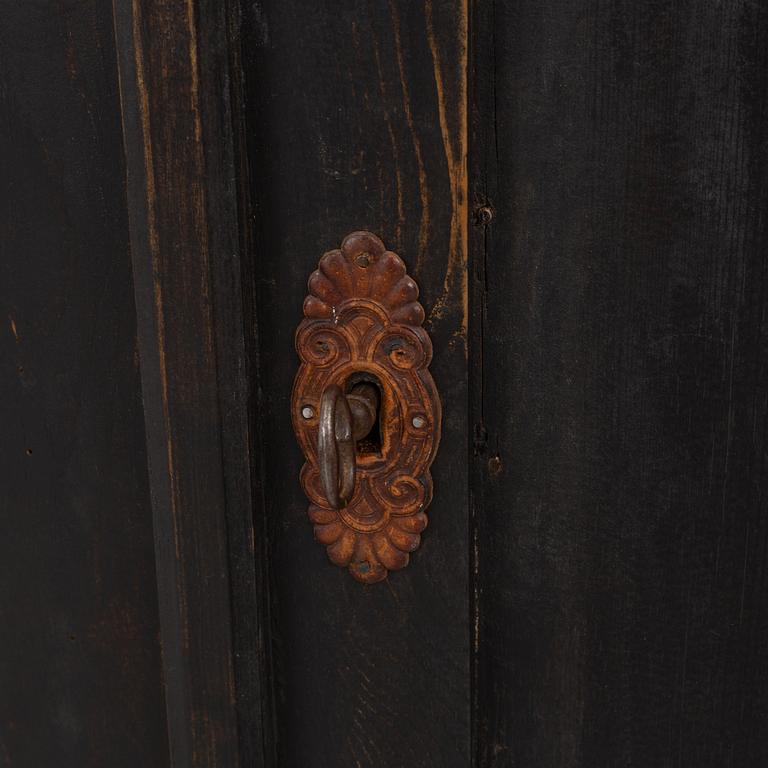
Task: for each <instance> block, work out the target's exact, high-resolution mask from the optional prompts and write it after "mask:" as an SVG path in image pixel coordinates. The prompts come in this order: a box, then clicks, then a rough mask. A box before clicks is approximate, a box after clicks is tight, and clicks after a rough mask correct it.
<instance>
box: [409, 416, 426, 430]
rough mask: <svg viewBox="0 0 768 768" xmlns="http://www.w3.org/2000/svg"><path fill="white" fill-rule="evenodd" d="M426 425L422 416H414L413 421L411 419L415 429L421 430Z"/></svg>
mask: <svg viewBox="0 0 768 768" xmlns="http://www.w3.org/2000/svg"><path fill="white" fill-rule="evenodd" d="M426 423H427V420H426V419H425V418H424V417H423V416H414V417H413V419H411V424H413V426H414V427H416V429H421V428H422V427H423V426H425V425H426Z"/></svg>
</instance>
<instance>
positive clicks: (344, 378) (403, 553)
mask: <svg viewBox="0 0 768 768" xmlns="http://www.w3.org/2000/svg"><path fill="white" fill-rule="evenodd" d="M308 287H309V295H308V296H307V298H306V299H305V301H304V320H303V321H302V322H301V324H300V326H299V328H298V330H297V333H296V349H297V351H298V354H299V357H300V358H301V361H302V364H301V367H300V368H299V371H298V373H297V374H296V380H295V382H294V387H293V394H292V398H291V402H292V417H293V425H294V429H295V431H296V435H297V438H298V440H299V443H300V445H301V447H302V450H303V451H304V456H305V458H306V464H305V465H304V467H303V469H302V472H301V483H302V486H303V488H304V491H305V493H306V495H307V497H308V499H309V501H310V506H309V512H308V514H309V519H310V520H311V522H312V523H313V524H314V531H315V538H316V539H317V541H319V542H320V543H321V544H323V545H324V546H325V547H326V550H327V553H328V557H329V558H330V560H331V562H333V563H335V564H336V565H338V566H342V567H347V568H348V569H349V571H350V573H351V574H352V575H353V576H354V577H355V578H356V579H358V580H359V581H362V582H365V583H372V582H376V581H381V580H382V579H384V578H386V576H387V574H388V572H389V571H392V570H398V569H400V568H404V567H405V566H406V565H407V564H408V561H409V557H410V553H411V552H413V551H414V550H415V549H417V548H418V546H419V544H420V541H421V533H422V531H423V530H424V529H425V528H426V526H427V515H426V513H425V510H426V508H427V506H428V505H429V502H430V500H431V497H432V478H431V475H430V472H429V467H430V465H431V463H432V460H433V459H434V456H435V452H436V450H437V446H438V443H439V440H440V418H441V415H440V401H439V398H438V395H437V391H436V389H435V385H434V382H433V380H432V376H431V375H430V373H429V371H428V370H427V366H428V365H429V363H430V360H431V358H432V344H431V341H430V339H429V336H428V334H427V333H426V331H425V330H424V329H423V328H422V327H421V324H422V322H423V321H424V310H423V308H422V306H421V304H420V303H419V302H418V287H417V286H416V283H415V282H414V281H413V279H412V278H411V277H409V276H408V275H407V274H406V268H405V264H404V263H403V261H402V259H400V257H399V256H398V255H397V254H396V253H393V252H392V251H388V250H387V249H386V248H385V247H384V244H383V243H382V241H381V240H380V239H379V238H378V237H376V236H375V235H373V234H371V233H370V232H354V233H352V234H351V235H349V236H347V237H346V238H345V239H344V242H343V243H342V245H341V248H340V249H338V250H334V251H330V252H328V253H326V254H325V255H324V256H323V257H322V259H320V263H319V266H318V269H317V270H316V271H315V272H313V273H312V275H311V277H310V278H309V283H308ZM360 376H363V377H366V378H367V379H368V380H369V381H374V382H375V383H376V384H377V385H378V386H379V389H380V392H381V406H380V419H379V427H378V430H379V434H380V444H379V445H378V446H377V447H376V450H374V451H368V452H365V451H363V452H360V453H358V456H357V481H356V485H355V491H354V494H353V496H352V499H351V501H350V502H349V504H348V505H347V507H345V508H344V509H339V510H336V509H331V508H330V506H329V505H328V503H327V501H326V499H325V497H324V494H323V490H322V486H321V483H320V477H319V471H318V461H317V429H318V421H317V414H318V405H319V400H320V396H321V394H322V392H323V390H324V389H325V387H326V386H328V385H330V384H338V385H339V386H340V387H341V388H342V389H345V388H347V389H348V388H349V386H350V383H351V382H354V381H355V380H356V378H359V377H360Z"/></svg>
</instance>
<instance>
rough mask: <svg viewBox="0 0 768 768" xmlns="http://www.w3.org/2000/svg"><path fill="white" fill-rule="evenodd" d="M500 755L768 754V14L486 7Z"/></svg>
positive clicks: (485, 477) (492, 556) (479, 750)
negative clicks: (767, 258) (767, 638)
mask: <svg viewBox="0 0 768 768" xmlns="http://www.w3.org/2000/svg"><path fill="white" fill-rule="evenodd" d="M476 11H477V16H476V20H477V26H476V37H475V50H476V51H477V55H478V58H477V62H476V71H475V75H474V80H475V82H476V83H477V87H476V89H475V94H476V109H475V112H474V118H473V126H474V128H473V136H474V138H475V140H474V146H475V147H476V153H475V155H474V157H473V159H472V168H473V181H472V185H473V192H474V194H475V195H476V196H477V198H478V200H483V199H488V200H490V202H491V204H492V206H493V208H494V209H495V216H494V218H493V220H492V222H491V223H490V224H489V225H488V226H486V227H484V228H483V230H482V232H479V233H478V235H477V237H476V238H473V246H472V254H473V262H474V267H475V277H474V282H475V284H474V287H473V297H474V301H473V305H472V306H473V313H472V318H473V321H475V322H476V323H480V322H482V323H483V333H482V336H481V338H478V339H477V343H475V344H474V345H473V349H474V355H473V358H472V359H473V365H472V366H471V368H472V370H473V371H477V375H475V376H474V377H473V380H472V387H473V392H474V394H473V403H474V407H473V416H474V418H473V420H474V422H475V425H476V426H475V432H476V434H477V435H478V441H477V445H476V459H475V467H476V469H475V478H476V480H477V483H476V485H475V487H474V493H475V495H476V497H477V500H478V501H477V505H476V518H475V519H476V530H477V540H478V552H479V555H478V557H477V559H476V563H475V566H476V568H477V572H478V579H477V582H476V595H477V600H476V606H477V608H478V640H479V657H478V666H477V718H478V721H477V724H478V729H477V739H476V758H477V764H478V765H480V766H493V767H494V768H500V767H501V766H513V765H515V766H517V765H531V766H533V765H535V766H538V767H539V768H549V767H550V766H551V767H554V766H557V767H558V768H564V767H565V766H609V765H610V766H630V765H642V766H691V767H693V766H696V768H723V766H752V765H763V764H765V763H766V760H767V759H768V729H766V727H765V723H766V718H768V646H766V643H765V641H764V638H765V631H766V626H768V600H766V594H768V590H767V589H766V587H768V584H767V583H766V579H767V577H768V571H766V568H765V562H766V541H768V517H766V515H765V506H766V492H767V491H768V466H767V465H766V456H768V452H767V451H766V448H767V447H768V440H767V438H768V435H766V425H767V424H768V418H767V417H768V402H767V395H766V387H765V383H766V380H768V343H767V342H768V338H767V336H768V322H767V320H766V318H767V317H768V274H767V273H766V261H765V253H766V247H767V246H768V241H767V239H766V230H765V211H766V210H767V209H768V152H766V149H767V148H768V129H767V128H766V126H768V100H767V99H766V93H767V92H768V74H767V73H768V67H767V66H766V65H767V64H768V62H767V61H766V57H767V56H768V11H767V10H766V8H765V7H764V6H761V5H760V4H756V3H752V2H742V1H741V0H739V1H737V2H732V3H722V4H717V3H715V4H713V3H707V2H703V1H701V2H692V3H686V4H664V3H655V2H648V1H647V0H641V1H640V2H633V3H623V2H622V3H606V2H593V1H591V0H590V1H589V2H587V1H579V2H572V3H562V2H554V1H552V0H545V1H544V2H540V1H539V0H536V1H535V2H533V1H532V0H518V1H517V2H512V3H509V4H501V3H496V4H485V3H478V4H477V6H476Z"/></svg>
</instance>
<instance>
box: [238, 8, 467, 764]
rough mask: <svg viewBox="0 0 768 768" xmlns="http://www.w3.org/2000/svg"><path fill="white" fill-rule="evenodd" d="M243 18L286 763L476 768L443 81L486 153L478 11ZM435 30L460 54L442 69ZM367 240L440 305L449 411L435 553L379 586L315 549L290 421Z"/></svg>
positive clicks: (439, 353)
mask: <svg viewBox="0 0 768 768" xmlns="http://www.w3.org/2000/svg"><path fill="white" fill-rule="evenodd" d="M243 14H244V24H245V25H246V29H247V31H248V35H247V37H246V39H245V41H244V50H245V51H246V53H247V56H246V59H245V67H246V77H247V83H248V90H247V96H248V100H247V104H248V116H249V121H248V136H249V139H250V143H249V149H250V152H251V168H252V173H251V186H252V190H253V199H254V203H255V210H254V216H255V236H254V243H255V248H256V263H255V266H256V272H255V276H254V278H255V281H256V286H257V294H256V304H257V312H258V320H259V325H260V328H261V345H260V352H261V361H262V365H261V371H260V380H259V385H260V389H261V393H262V396H261V413H260V420H259V422H258V426H259V428H260V430H261V432H262V436H263V440H264V454H265V461H264V467H265V476H266V516H267V520H268V524H269V536H270V541H269V554H270V568H271V571H272V576H273V582H272V583H273V592H272V596H273V617H274V630H273V654H274V660H275V667H274V674H275V685H276V695H277V715H278V764H279V765H281V766H285V767H286V768H289V767H292V766H297V767H298V766H301V768H310V766H318V767H319V766H334V768H337V767H340V766H354V765H357V766H366V767H368V766H371V768H374V767H375V768H386V767H387V766H390V767H392V768H395V766H397V767H399V766H404V765H407V766H409V767H412V768H416V766H423V767H424V768H427V767H431V766H441V768H453V767H454V766H456V767H457V768H458V767H459V766H461V767H462V768H463V766H466V765H467V764H468V762H469V675H468V669H469V624H468V611H467V600H468V545H467V512H466V510H467V486H466V482H467V479H466V474H467V469H466V434H467V423H466V396H467V395H466V359H465V342H464V338H463V333H462V322H463V319H464V318H463V312H464V307H463V297H462V285H461V283H462V276H463V267H462V263H461V262H462V259H463V253H462V250H461V246H460V244H458V245H457V244H456V243H455V242H454V245H453V246H452V241H451V226H452V214H453V213H454V201H453V198H452V187H451V178H450V175H449V165H448V161H447V157H446V147H445V144H444V138H443V135H442V133H441V124H440V115H439V105H438V98H439V97H438V93H437V88H436V76H435V67H436V66H439V74H440V76H441V77H442V78H443V79H444V81H445V90H444V92H443V94H441V98H443V99H445V100H446V101H445V110H446V119H447V131H448V132H449V136H448V139H447V141H448V142H449V143H450V146H451V150H452V149H453V148H454V147H455V148H456V153H457V154H458V153H459V152H460V149H459V148H460V147H461V146H462V144H463V143H464V142H465V140H466V136H464V135H462V129H461V120H460V118H459V115H460V107H461V98H462V96H461V78H462V77H463V71H462V64H461V44H462V24H463V19H462V11H461V6H460V3H447V4H443V6H442V7H441V8H438V7H436V8H435V9H434V10H431V9H429V12H428V11H427V9H425V7H424V6H423V5H422V4H413V3H405V2H396V3H391V4H380V5H376V6H374V5H370V4H366V3H361V2H343V3H334V4H330V3H328V4H323V3H321V4H319V5H318V4H307V3H300V2H284V1H283V2H279V3H277V2H266V3H257V4H252V3H248V4H245V5H244V12H243ZM428 25H431V27H432V31H433V36H434V41H435V45H436V46H437V48H438V51H439V53H440V54H441V56H442V60H441V61H439V63H438V64H436V62H435V59H434V56H433V53H432V52H431V49H430V44H429V33H428ZM420 163H421V164H422V166H423V174H424V175H423V177H422V178H421V179H420V176H419V171H420V165H419V164H420ZM420 185H421V186H420ZM423 195H426V196H427V208H428V210H427V215H428V217H429V218H428V222H427V224H426V226H425V225H424V224H423V223H422V222H423V216H424V198H423ZM456 215H457V217H458V219H457V221H458V224H454V226H459V225H461V226H463V221H462V217H463V213H462V212H461V211H460V210H458V209H457V210H456ZM358 229H368V230H371V231H373V232H375V233H376V234H378V235H380V236H381V237H382V239H383V240H384V242H385V244H386V245H387V246H389V247H391V248H392V249H393V250H396V251H397V252H398V253H399V254H400V255H401V256H402V257H403V259H404V260H405V262H406V264H407V266H408V270H409V273H410V274H411V275H412V276H413V277H414V278H415V279H416V281H417V282H418V284H419V286H420V288H421V299H422V301H423V304H424V306H425V309H426V312H427V315H428V318H429V319H428V322H427V328H428V330H429V332H430V333H431V335H432V338H433V341H434V343H435V349H436V354H435V357H434V362H433V364H432V366H431V370H432V372H433V375H434V377H435V380H436V382H437V385H438V388H439V389H440V393H441V396H442V399H443V413H444V422H443V439H442V447H441V449H440V452H439V454H438V456H437V459H436V461H435V463H434V466H433V469H432V473H433V477H434V480H435V488H436V493H435V498H434V500H433V502H432V504H431V505H430V508H429V511H428V514H429V516H430V525H429V527H428V528H427V530H426V531H425V534H424V536H423V539H422V546H421V547H420V549H419V550H418V551H417V552H416V553H414V554H413V555H412V557H411V563H410V565H409V566H408V567H407V568H406V569H405V570H403V571H401V572H397V573H394V574H391V575H390V578H389V579H388V581H387V582H386V583H381V584H377V585H374V586H370V587H365V586H363V585H361V584H359V583H357V582H355V581H354V580H353V579H351V578H350V576H349V574H348V573H347V572H346V571H345V570H343V569H339V568H336V567H334V566H332V565H331V564H330V563H329V562H328V560H327V557H326V554H325V551H324V548H323V547H322V546H320V545H318V544H317V543H316V542H314V541H313V537H312V527H311V525H310V524H309V522H308V520H307V516H306V508H307V501H306V498H305V496H304V494H303V493H302V490H301V486H300V484H299V480H298V475H299V470H300V467H301V463H302V456H301V452H300V450H299V448H298V446H297V444H296V441H295V438H294V435H293V432H292V429H291V419H290V393H291V385H292V381H293V377H294V374H295V372H296V369H297V367H298V364H299V361H298V358H297V357H296V354H295V351H294V349H293V334H294V331H295V329H296V326H297V325H298V323H299V322H300V320H301V318H302V309H301V307H302V301H303V299H304V297H305V295H306V282H307V278H308V277H309V275H310V273H311V272H312V270H314V269H315V268H316V267H317V262H318V260H319V258H320V256H322V254H323V252H324V251H326V250H330V249H332V248H337V247H338V246H339V244H340V243H341V240H342V239H343V237H344V236H345V235H347V234H348V233H349V232H351V231H354V230H358ZM452 249H453V250H452ZM451 263H453V264H454V265H455V269H454V272H453V273H452V274H449V275H448V278H447V284H446V273H447V272H448V271H449V269H450V267H449V264H451Z"/></svg>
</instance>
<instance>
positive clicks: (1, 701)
mask: <svg viewBox="0 0 768 768" xmlns="http://www.w3.org/2000/svg"><path fill="white" fill-rule="evenodd" d="M124 172H125V168H124V163H123V155H122V134H121V125H120V102H119V97H118V76H117V66H116V60H115V49H114V37H113V25H112V13H111V6H110V4H108V3H106V4H105V3H103V2H99V0H84V2H78V3H64V2H62V3H35V2H28V3H27V2H25V3H17V2H13V1H12V0H2V2H0V232H1V234H0V423H1V424H2V434H1V436H0V520H1V521H2V525H1V527H2V536H0V570H1V572H2V578H0V765H2V766H3V767H4V768H5V767H6V766H8V767H11V768H17V767H20V766H35V767H38V766H79V767H81V768H96V767H97V766H110V767H111V768H135V766H153V768H154V767H156V768H161V767H162V766H165V765H167V764H168V763H167V761H168V754H167V743H166V741H167V740H166V724H165V703H164V700H163V689H162V679H161V668H160V667H161V665H160V643H159V638H158V632H159V625H158V611H157V601H156V587H155V568H154V550H153V540H152V512H151V507H150V500H149V484H148V478H147V468H146V448H145V439H144V419H143V414H142V410H141V385H140V380H139V371H138V365H137V359H136V349H135V347H136V314H135V307H134V298H133V287H132V278H131V260H130V252H129V246H128V221H127V211H126V205H125V194H124V189H123V180H124Z"/></svg>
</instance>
